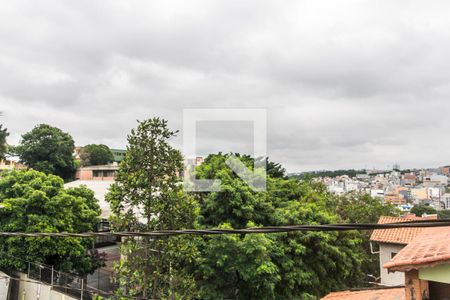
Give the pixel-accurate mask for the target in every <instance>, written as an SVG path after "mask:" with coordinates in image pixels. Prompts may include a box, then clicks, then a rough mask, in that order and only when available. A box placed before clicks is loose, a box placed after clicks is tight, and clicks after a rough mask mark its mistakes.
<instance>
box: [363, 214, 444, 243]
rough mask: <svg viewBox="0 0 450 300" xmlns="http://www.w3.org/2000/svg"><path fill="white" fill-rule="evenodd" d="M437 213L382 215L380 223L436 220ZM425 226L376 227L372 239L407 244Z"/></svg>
mask: <svg viewBox="0 0 450 300" xmlns="http://www.w3.org/2000/svg"><path fill="white" fill-rule="evenodd" d="M436 219H437V215H430V216H426V217H416V215H414V214H409V215H405V216H402V217H387V216H381V217H380V219H379V220H378V224H389V223H400V222H408V221H419V220H422V221H423V220H436ZM423 230H424V228H419V227H404V228H392V229H375V230H374V231H373V232H372V236H371V237H370V240H371V241H372V242H379V243H391V244H403V245H406V244H408V243H409V242H411V241H412V240H413V239H414V238H415V237H416V236H418V235H419V234H420V233H421V232H422V231H423Z"/></svg>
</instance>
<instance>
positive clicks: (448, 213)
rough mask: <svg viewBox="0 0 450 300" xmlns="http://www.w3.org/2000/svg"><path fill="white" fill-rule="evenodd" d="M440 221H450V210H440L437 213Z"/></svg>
mask: <svg viewBox="0 0 450 300" xmlns="http://www.w3.org/2000/svg"><path fill="white" fill-rule="evenodd" d="M437 214H438V217H439V219H450V210H448V209H445V210H439V211H438V212H437Z"/></svg>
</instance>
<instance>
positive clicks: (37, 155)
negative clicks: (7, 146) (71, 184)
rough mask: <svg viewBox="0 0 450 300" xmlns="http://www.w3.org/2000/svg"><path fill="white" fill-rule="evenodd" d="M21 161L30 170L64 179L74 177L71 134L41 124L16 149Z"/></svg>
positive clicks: (25, 136) (24, 137)
mask: <svg viewBox="0 0 450 300" xmlns="http://www.w3.org/2000/svg"><path fill="white" fill-rule="evenodd" d="M15 151H16V153H17V154H18V155H19V156H20V159H21V161H22V162H23V163H25V164H26V165H27V166H29V167H30V168H33V169H35V170H37V171H41V172H44V173H47V174H54V175H57V176H59V177H62V178H63V179H66V180H67V179H70V178H72V177H73V174H74V171H75V163H74V159H73V151H74V142H73V139H72V136H70V134H68V133H66V132H63V131H61V129H59V128H56V127H52V126H50V125H47V124H40V125H37V126H36V127H34V128H33V129H32V130H31V131H30V132H27V133H25V134H24V135H22V140H21V142H20V144H19V145H18V146H17V147H15Z"/></svg>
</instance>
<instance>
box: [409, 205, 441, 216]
mask: <svg viewBox="0 0 450 300" xmlns="http://www.w3.org/2000/svg"><path fill="white" fill-rule="evenodd" d="M410 213H412V214H415V215H416V216H419V217H420V216H422V215H423V214H427V215H434V214H436V213H437V211H436V209H434V208H433V207H431V206H429V205H426V204H423V205H414V207H413V208H411V211H410Z"/></svg>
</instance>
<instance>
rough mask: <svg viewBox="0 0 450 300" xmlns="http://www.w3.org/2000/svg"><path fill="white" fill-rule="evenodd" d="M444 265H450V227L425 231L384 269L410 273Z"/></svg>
mask: <svg viewBox="0 0 450 300" xmlns="http://www.w3.org/2000/svg"><path fill="white" fill-rule="evenodd" d="M443 263H447V264H450V227H434V228H426V229H424V231H423V232H422V234H420V235H419V236H417V237H416V238H415V239H414V240H413V241H412V242H411V243H409V244H408V245H407V246H406V247H405V248H403V249H402V250H401V251H400V252H399V253H397V255H396V256H394V258H393V259H392V260H391V261H389V262H387V263H385V264H384V265H383V267H384V268H386V269H389V271H408V270H411V269H420V268H423V267H429V266H434V265H439V264H443Z"/></svg>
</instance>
